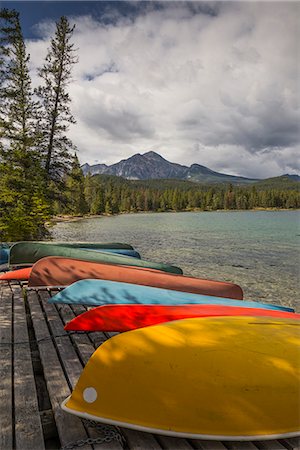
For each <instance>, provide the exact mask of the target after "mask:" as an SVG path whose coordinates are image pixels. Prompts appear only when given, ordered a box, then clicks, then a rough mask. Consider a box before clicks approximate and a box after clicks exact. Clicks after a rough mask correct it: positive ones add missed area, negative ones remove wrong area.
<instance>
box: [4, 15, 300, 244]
mask: <svg viewBox="0 0 300 450" xmlns="http://www.w3.org/2000/svg"><path fill="white" fill-rule="evenodd" d="M73 31H74V26H71V25H70V24H69V22H68V20H67V18H66V17H61V19H60V20H59V21H58V22H57V24H56V30H55V34H54V36H53V38H52V39H51V43H50V47H49V48H48V51H47V54H46V55H45V59H44V64H43V65H42V66H41V67H40V68H39V69H38V72H37V75H38V78H39V80H40V84H39V85H38V86H36V87H35V88H32V84H31V78H30V71H29V61H30V56H29V55H28V54H27V51H26V46H25V42H24V39H23V35H22V30H21V25H20V18H19V14H18V12H17V11H15V10H7V9H1V10H0V241H17V240H32V239H43V238H45V237H47V236H49V231H48V228H47V226H46V224H47V222H49V220H51V218H52V217H53V216H57V215H61V214H64V215H66V214H67V215H74V216H78V215H84V214H118V213H124V212H138V211H169V210H172V211H188V210H194V209H200V210H206V211H209V210H218V209H228V210H233V209H253V208H299V206H300V194H299V189H298V186H299V184H297V182H293V181H291V180H289V179H288V178H285V177H279V178H278V179H273V180H269V181H266V180H265V181H264V182H262V183H255V184H253V185H250V186H249V185H248V186H247V187H242V186H232V185H224V184H222V185H205V184H199V183H192V182H189V181H179V180H147V181H129V180H126V179H123V178H120V177H115V176H107V175H106V176H105V175H95V176H90V175H87V176H86V177H84V176H83V173H82V170H81V168H80V164H79V161H78V158H77V156H76V147H75V146H74V145H73V143H72V142H71V141H70V139H68V137H67V136H68V134H67V132H68V127H69V125H70V124H74V123H75V118H74V117H73V116H72V114H71V109H70V103H71V99H70V97H69V94H68V85H69V84H70V82H71V81H72V67H73V65H74V64H76V62H77V61H78V60H77V55H76V50H75V48H74V44H73V43H72V35H73Z"/></svg>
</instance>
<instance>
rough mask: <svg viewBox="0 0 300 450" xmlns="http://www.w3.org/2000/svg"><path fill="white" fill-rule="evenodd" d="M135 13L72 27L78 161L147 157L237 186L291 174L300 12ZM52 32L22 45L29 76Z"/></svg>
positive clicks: (251, 6) (191, 9)
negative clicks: (201, 169) (221, 175)
mask: <svg viewBox="0 0 300 450" xmlns="http://www.w3.org/2000/svg"><path fill="white" fill-rule="evenodd" d="M136 9H137V11H136V15H135V16H133V17H126V18H124V17H122V16H121V15H119V14H118V12H116V10H112V11H111V12H110V14H111V16H110V21H109V22H107V21H106V22H105V24H104V23H103V22H100V21H97V20H95V19H94V18H92V17H87V16H85V17H73V18H70V22H71V23H72V22H75V23H76V30H75V33H74V42H75V46H76V47H78V49H79V63H78V64H77V65H76V67H74V71H73V74H74V81H73V83H72V84H71V86H70V94H71V97H72V100H73V104H72V108H73V113H74V115H75V117H76V118H77V124H76V125H75V126H73V127H72V129H70V136H71V138H72V139H73V141H74V143H75V144H76V145H77V146H78V150H79V158H80V160H81V162H90V163H93V162H94V161H95V160H98V161H99V162H105V163H109V164H110V163H114V162H117V161H118V160H119V159H121V158H125V157H128V156H130V155H132V154H133V153H137V152H140V153H143V152H146V151H148V150H155V151H157V152H159V153H161V154H162V155H163V156H164V157H166V158H167V159H170V160H171V161H174V162H179V163H182V164H191V163H194V162H197V163H199V164H202V165H207V166H208V167H210V168H212V169H214V170H224V172H227V173H233V174H237V175H244V176H252V177H265V176H273V175H279V174H281V173H285V172H290V173H293V172H296V170H297V142H298V141H299V125H298V124H299V119H300V117H299V106H300V99H299V89H298V85H297V82H298V81H299V71H298V69H299V66H298V61H299V44H298V42H299V37H300V36H299V34H300V33H299V25H298V17H299V4H297V3H289V2H286V3H285V2H282V3H281V2H279V3H269V2H262V3H260V2H253V3H251V2H249V3H246V2H241V3H238V2H227V3H217V2H216V3H211V4H209V3H190V4H185V3H178V4H176V3H175V4H173V3H170V4H168V3H165V4H161V8H159V9H158V8H155V7H153V6H151V5H150V6H149V8H148V10H147V8H144V10H143V11H139V10H138V8H136ZM214 10H215V15H213V14H212V12H213V11H214ZM203 11H204V12H203ZM207 11H209V14H207ZM52 26H53V25H52ZM51 29H52V28H51V24H49V23H48V24H46V23H44V24H43V26H40V28H39V31H40V33H41V34H42V37H43V39H41V40H38V41H31V42H28V49H29V52H30V53H31V64H32V70H33V71H34V70H35V68H36V67H38V66H39V65H41V63H42V59H43V57H44V55H45V48H46V47H47V45H49V41H48V39H49V32H50V31H49V30H51ZM34 82H36V78H34Z"/></svg>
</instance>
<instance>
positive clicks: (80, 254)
mask: <svg viewBox="0 0 300 450" xmlns="http://www.w3.org/2000/svg"><path fill="white" fill-rule="evenodd" d="M46 256H63V257H66V258H73V259H81V260H83V261H94V262H102V263H106V264H117V265H123V266H134V267H143V268H148V269H155V270H162V271H165V272H170V273H177V274H182V270H181V269H180V268H179V267H175V266H171V265H168V264H164V263H155V262H151V261H145V260H142V259H138V258H131V257H130V256H125V255H117V254H113V253H105V252H102V251H100V250H99V251H93V250H83V249H82V248H71V247H64V246H62V245H61V246H58V245H52V244H42V243H33V242H25V243H23V242H22V243H17V244H14V245H13V246H12V247H11V249H10V258H9V265H10V266H11V267H13V266H18V267H22V266H28V265H32V264H34V263H35V262H36V261H38V260H40V259H41V258H45V257H46Z"/></svg>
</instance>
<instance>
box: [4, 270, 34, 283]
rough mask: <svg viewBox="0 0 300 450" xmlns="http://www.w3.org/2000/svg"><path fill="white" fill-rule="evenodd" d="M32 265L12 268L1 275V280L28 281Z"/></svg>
mask: <svg viewBox="0 0 300 450" xmlns="http://www.w3.org/2000/svg"><path fill="white" fill-rule="evenodd" d="M31 270H32V267H25V268H24V269H18V270H11V271H10V272H5V273H3V274H2V275H0V281H3V280H5V281H12V280H18V281H27V280H28V279H29V276H30V274H31Z"/></svg>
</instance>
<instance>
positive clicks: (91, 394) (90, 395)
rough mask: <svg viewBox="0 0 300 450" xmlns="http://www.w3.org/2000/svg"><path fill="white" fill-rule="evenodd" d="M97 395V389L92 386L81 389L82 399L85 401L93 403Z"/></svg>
mask: <svg viewBox="0 0 300 450" xmlns="http://www.w3.org/2000/svg"><path fill="white" fill-rule="evenodd" d="M97 397H98V394H97V391H96V389H95V388H93V387H88V388H86V389H85V390H84V391H83V399H84V400H85V401H86V402H87V403H93V402H94V401H95V400H96V399H97Z"/></svg>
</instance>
